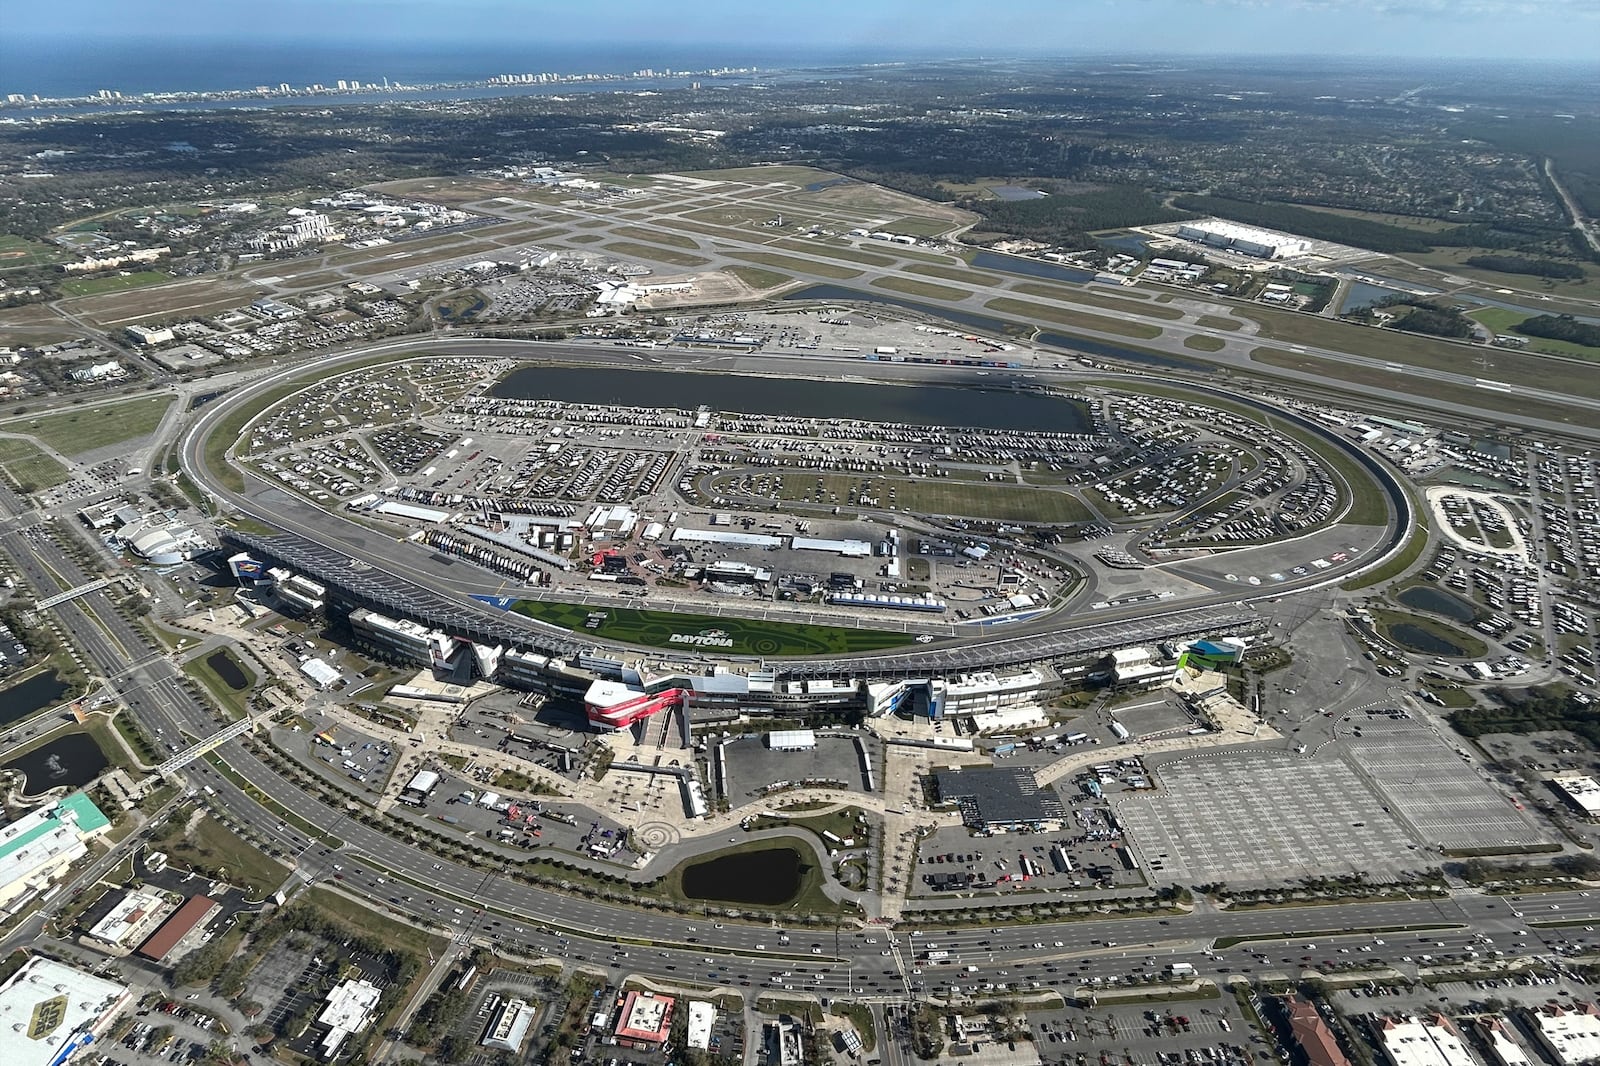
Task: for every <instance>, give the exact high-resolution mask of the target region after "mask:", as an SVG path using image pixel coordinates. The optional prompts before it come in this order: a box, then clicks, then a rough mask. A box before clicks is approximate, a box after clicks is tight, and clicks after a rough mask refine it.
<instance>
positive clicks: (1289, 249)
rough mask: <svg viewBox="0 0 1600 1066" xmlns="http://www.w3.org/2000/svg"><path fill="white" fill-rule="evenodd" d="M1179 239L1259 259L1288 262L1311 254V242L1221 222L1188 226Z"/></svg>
mask: <svg viewBox="0 0 1600 1066" xmlns="http://www.w3.org/2000/svg"><path fill="white" fill-rule="evenodd" d="M1178 236H1179V237H1181V238H1183V239H1184V240H1186V241H1194V242H1196V243H1198V244H1203V245H1205V246H1206V247H1208V248H1218V249H1221V250H1223V251H1229V252H1238V253H1239V254H1240V255H1248V256H1252V257H1254V258H1256V259H1286V258H1288V257H1290V256H1296V255H1305V254H1306V253H1307V252H1309V251H1310V250H1311V242H1310V241H1308V240H1305V239H1303V238H1300V237H1291V236H1289V235H1288V234H1286V233H1275V232H1273V231H1272V230H1265V229H1257V228H1256V227H1254V226H1241V225H1239V224H1238V223H1237V222H1227V221H1224V220H1223V219H1220V218H1208V219H1205V220H1203V221H1201V222H1185V223H1184V224H1183V225H1181V226H1179V227H1178Z"/></svg>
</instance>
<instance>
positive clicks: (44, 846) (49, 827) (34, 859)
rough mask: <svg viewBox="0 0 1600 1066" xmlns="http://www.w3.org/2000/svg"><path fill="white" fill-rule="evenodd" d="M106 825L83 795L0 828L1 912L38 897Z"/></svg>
mask: <svg viewBox="0 0 1600 1066" xmlns="http://www.w3.org/2000/svg"><path fill="white" fill-rule="evenodd" d="M110 824H111V822H110V820H109V819H108V818H106V816H105V815H104V814H103V813H101V811H100V808H99V807H96V806H95V805H94V803H93V802H92V801H91V800H90V799H89V797H88V796H87V795H85V794H84V793H82V792H74V793H73V794H72V795H70V796H67V797H66V798H65V799H61V800H57V801H56V802H53V803H47V804H45V805H44V806H42V807H38V808H36V809H34V810H33V811H30V812H29V813H27V814H25V815H23V816H22V817H21V818H18V819H17V820H16V821H14V822H12V823H11V824H9V825H7V826H5V827H4V828H0V907H4V908H6V909H7V910H11V909H14V908H16V907H18V906H20V905H21V904H23V903H24V902H26V901H27V900H29V899H32V898H33V897H34V896H35V895H37V894H39V893H40V892H43V891H44V890H45V889H46V888H48V887H49V885H50V883H51V881H53V880H54V879H55V877H56V876H57V875H58V874H60V873H61V872H62V871H63V870H65V869H66V868H67V867H68V866H70V865H72V864H73V863H74V862H77V861H78V860H79V859H81V858H83V856H85V855H87V854H88V852H89V848H88V844H87V841H88V840H90V839H91V838H93V837H95V836H98V835H99V834H101V833H103V832H105V830H106V828H107V827H108V826H109V825H110Z"/></svg>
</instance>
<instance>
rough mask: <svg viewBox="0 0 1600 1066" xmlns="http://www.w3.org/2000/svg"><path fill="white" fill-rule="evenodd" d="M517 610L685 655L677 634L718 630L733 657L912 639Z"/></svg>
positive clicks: (562, 608) (552, 608)
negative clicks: (596, 619) (594, 623)
mask: <svg viewBox="0 0 1600 1066" xmlns="http://www.w3.org/2000/svg"><path fill="white" fill-rule="evenodd" d="M511 609H512V610H513V611H515V612H517V613H518V614H521V615H526V616H527V617H529V618H533V619H537V620H538V621H541V622H548V623H550V624H551V625H556V626H560V627H562V628H563V629H571V630H574V631H576V632H579V633H594V634H595V635H596V636H601V637H605V638H606V639H608V640H619V641H622V642H624V643H627V644H642V645H644V646H645V647H650V648H675V649H678V650H680V651H681V650H683V649H685V648H692V647H694V646H695V645H694V644H692V643H686V642H684V641H682V640H678V641H674V640H673V639H672V638H673V636H674V635H677V636H680V637H684V636H688V637H696V636H701V635H708V634H710V633H711V632H712V631H718V632H720V633H721V634H723V635H724V636H725V637H726V639H728V640H730V641H732V642H733V644H732V647H726V646H722V647H719V648H718V650H719V651H723V652H726V653H728V654H730V655H840V654H848V653H851V652H862V651H878V650H879V649H882V648H897V647H900V646H901V645H903V644H909V643H911V640H912V637H911V634H909V633H885V632H882V631H880V630H875V629H849V628H846V627H843V626H816V625H805V624H803V623H798V622H771V621H764V620H758V619H754V618H729V617H722V616H716V615H705V614H678V613H676V612H673V611H641V610H637V609H634V608H631V607H590V606H586V605H584V604H578V603H558V602H554V601H551V600H519V601H518V602H517V603H516V604H515V605H513V606H512V608H511ZM591 614H604V615H605V616H606V618H605V621H604V622H602V623H601V624H600V626H599V627H598V628H597V629H588V628H586V626H585V623H586V622H587V621H588V619H589V616H590V615H591ZM719 640H720V638H719Z"/></svg>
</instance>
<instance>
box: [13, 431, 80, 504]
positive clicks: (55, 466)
mask: <svg viewBox="0 0 1600 1066" xmlns="http://www.w3.org/2000/svg"><path fill="white" fill-rule="evenodd" d="M0 475H3V476H4V477H5V479H6V482H7V483H8V484H10V485H12V486H15V487H17V488H20V489H22V490H23V491H25V492H37V491H39V490H41V489H48V488H54V487H55V486H57V485H59V484H61V483H62V482H63V481H65V480H67V468H66V467H64V466H62V465H61V464H60V463H58V462H56V461H55V460H54V459H52V458H51V457H50V456H48V455H46V454H45V453H44V452H42V451H40V450H39V449H38V448H36V447H35V446H34V445H32V444H29V443H28V442H27V441H25V440H16V439H14V438H11V437H0Z"/></svg>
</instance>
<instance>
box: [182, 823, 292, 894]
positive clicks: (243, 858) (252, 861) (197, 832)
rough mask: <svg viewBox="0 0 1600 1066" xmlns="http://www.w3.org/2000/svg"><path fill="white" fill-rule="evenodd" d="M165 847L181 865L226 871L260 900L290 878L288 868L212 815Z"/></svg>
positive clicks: (235, 881) (237, 883) (233, 881)
mask: <svg viewBox="0 0 1600 1066" xmlns="http://www.w3.org/2000/svg"><path fill="white" fill-rule="evenodd" d="M179 824H180V826H181V824H182V823H181V821H180V823H179ZM163 847H164V848H165V850H166V851H167V853H168V854H169V855H170V856H171V857H172V859H173V861H174V862H176V863H178V864H180V865H190V864H198V865H200V866H203V867H205V868H206V869H209V870H215V869H218V868H221V869H224V870H226V871H227V875H228V881H229V883H231V884H235V885H240V886H242V887H248V888H250V889H253V890H254V893H255V895H256V896H257V897H260V896H265V895H266V894H267V893H269V892H271V891H272V890H273V889H275V888H277V887H278V886H279V885H281V884H283V880H284V878H286V877H288V876H289V870H288V868H287V867H285V866H283V865H282V864H280V863H278V862H277V861H275V860H274V859H272V858H269V857H268V856H266V855H264V854H263V853H262V852H261V849H259V848H256V847H253V846H252V845H250V844H247V843H245V842H244V841H242V840H240V839H239V838H238V837H236V836H234V835H233V833H232V832H230V831H229V830H228V829H226V828H224V827H223V825H222V823H220V822H218V821H215V820H214V819H212V818H211V817H210V816H209V815H208V816H206V817H203V818H201V819H200V820H199V821H198V822H197V823H195V825H194V828H193V829H190V830H188V831H184V830H183V829H182V828H180V829H179V831H178V832H177V833H176V834H175V835H174V837H173V838H172V839H170V840H168V841H166V842H165V843H164V844H163Z"/></svg>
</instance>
